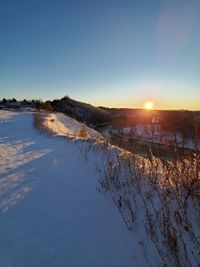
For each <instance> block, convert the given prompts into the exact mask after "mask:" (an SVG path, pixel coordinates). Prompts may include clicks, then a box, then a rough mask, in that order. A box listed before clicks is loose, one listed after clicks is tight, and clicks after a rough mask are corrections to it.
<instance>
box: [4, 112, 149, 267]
mask: <svg viewBox="0 0 200 267" xmlns="http://www.w3.org/2000/svg"><path fill="white" fill-rule="evenodd" d="M0 116H2V117H3V112H2V111H1V113H0ZM32 120H33V118H32V114H23V113H21V114H20V113H18V114H15V115H14V116H13V114H12V116H11V117H9V116H7V119H6V120H2V123H1V124H0V266H3V267H36V266H37V267H45V266H48V267H51V266H54V267H55V266H56V267H64V266H69V267H95V266H96V267H126V266H145V265H146V264H145V262H144V259H143V258H141V257H140V255H137V253H139V251H137V250H138V244H136V243H134V242H133V237H132V235H131V234H130V232H129V231H128V230H127V229H126V227H125V224H124V222H123V220H122V218H121V216H120V214H119V213H118V211H117V209H116V207H115V205H114V204H113V203H112V201H111V200H110V199H109V198H108V197H106V196H105V195H104V194H100V193H99V192H98V191H97V190H96V186H97V175H96V173H95V167H94V166H93V165H92V164H90V163H86V162H85V161H84V159H83V156H82V155H81V153H80V151H79V147H78V145H77V144H76V143H73V142H71V141H66V140H65V139H63V138H58V137H56V138H55V137H52V138H50V137H46V136H44V135H41V134H40V133H39V132H38V131H37V130H35V129H34V128H33V126H32ZM134 255H135V257H134ZM136 255H137V256H136Z"/></svg>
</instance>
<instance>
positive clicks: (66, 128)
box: [43, 112, 103, 140]
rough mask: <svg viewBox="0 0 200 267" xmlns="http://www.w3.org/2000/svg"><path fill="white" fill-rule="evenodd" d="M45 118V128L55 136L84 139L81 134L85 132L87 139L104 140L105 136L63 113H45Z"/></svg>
mask: <svg viewBox="0 0 200 267" xmlns="http://www.w3.org/2000/svg"><path fill="white" fill-rule="evenodd" d="M43 118H44V121H43V124H44V126H45V128H47V129H48V130H49V131H50V132H52V133H53V134H55V135H60V136H68V137H79V138H82V137H83V136H81V135H83V134H82V133H81V132H83V131H84V132H85V135H86V136H87V138H92V139H102V140H103V136H102V135H101V134H100V133H98V132H97V131H95V130H94V129H92V128H89V127H87V126H86V125H85V124H81V123H80V122H78V121H77V120H75V119H73V118H71V117H69V116H67V115H64V114H62V113H57V112H56V113H45V115H44V116H43ZM83 128H84V130H83Z"/></svg>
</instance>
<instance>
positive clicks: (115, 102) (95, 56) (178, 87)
mask: <svg viewBox="0 0 200 267" xmlns="http://www.w3.org/2000/svg"><path fill="white" fill-rule="evenodd" d="M65 95H68V96H70V97H71V98H74V99H76V100H80V101H85V102H88V103H91V104H93V105H96V106H99V105H101V106H107V107H131V108H135V107H142V106H143V105H144V103H145V101H150V100H151V101H153V102H154V106H155V108H158V109H193V110H197V109H198V110H200V0H151V1H149V0H0V98H3V97H5V98H13V97H15V98H17V99H24V98H26V99H31V98H34V99H43V100H47V99H50V100H51V99H55V98H56V99H58V98H61V97H63V96H65Z"/></svg>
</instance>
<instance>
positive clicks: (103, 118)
mask: <svg viewBox="0 0 200 267" xmlns="http://www.w3.org/2000/svg"><path fill="white" fill-rule="evenodd" d="M49 103H50V104H51V106H52V109H53V110H55V111H58V112H63V113H65V114H67V115H70V116H71V117H73V118H75V119H77V120H78V121H81V122H85V123H86V124H88V125H91V124H92V125H94V126H95V125H98V124H102V123H106V122H110V121H111V114H110V112H109V111H107V110H105V109H102V108H98V107H94V106H92V105H90V104H86V103H82V102H79V101H76V100H73V99H71V98H69V97H63V98H62V99H60V100H53V101H52V102H49Z"/></svg>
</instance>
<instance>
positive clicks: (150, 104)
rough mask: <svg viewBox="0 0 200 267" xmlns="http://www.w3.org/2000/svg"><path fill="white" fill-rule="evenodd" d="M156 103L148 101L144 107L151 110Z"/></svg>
mask: <svg viewBox="0 0 200 267" xmlns="http://www.w3.org/2000/svg"><path fill="white" fill-rule="evenodd" d="M153 106H154V104H153V102H152V101H147V102H146V103H145V104H144V108H145V109H147V110H151V109H152V108H153Z"/></svg>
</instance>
